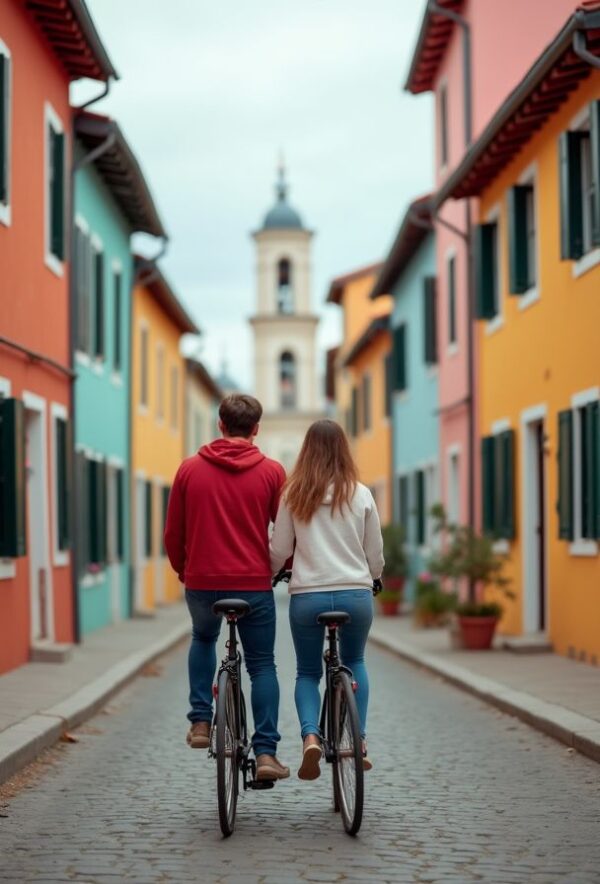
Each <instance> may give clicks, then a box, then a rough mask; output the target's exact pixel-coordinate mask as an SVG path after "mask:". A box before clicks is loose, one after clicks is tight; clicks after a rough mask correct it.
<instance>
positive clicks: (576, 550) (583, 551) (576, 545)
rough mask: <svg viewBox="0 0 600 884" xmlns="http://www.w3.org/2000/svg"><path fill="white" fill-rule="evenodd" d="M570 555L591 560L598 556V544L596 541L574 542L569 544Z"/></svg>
mask: <svg viewBox="0 0 600 884" xmlns="http://www.w3.org/2000/svg"><path fill="white" fill-rule="evenodd" d="M569 555H571V556H576V557H580V558H586V557H587V558H591V557H593V556H597V555H598V544H597V543H596V541H595V540H584V539H583V538H580V539H579V540H574V541H573V542H572V543H571V544H569Z"/></svg>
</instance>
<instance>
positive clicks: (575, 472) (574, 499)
mask: <svg viewBox="0 0 600 884" xmlns="http://www.w3.org/2000/svg"><path fill="white" fill-rule="evenodd" d="M591 396H592V397H593V396H595V397H596V398H591V397H587V396H584V397H582V398H583V400H587V401H582V402H581V404H579V405H576V406H575V408H573V409H569V410H567V411H562V412H560V413H559V415H558V441H559V445H558V489H559V494H558V515H559V537H560V538H562V539H563V540H573V541H575V542H578V543H580V542H581V541H590V540H591V541H595V540H597V539H600V403H599V401H598V399H597V394H596V393H595V392H594V393H593V394H591ZM592 551H595V550H592Z"/></svg>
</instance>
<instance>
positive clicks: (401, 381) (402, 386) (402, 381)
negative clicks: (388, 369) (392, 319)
mask: <svg viewBox="0 0 600 884" xmlns="http://www.w3.org/2000/svg"><path fill="white" fill-rule="evenodd" d="M394 389H395V390H400V391H402V390H406V325H400V326H398V328H395V329H394Z"/></svg>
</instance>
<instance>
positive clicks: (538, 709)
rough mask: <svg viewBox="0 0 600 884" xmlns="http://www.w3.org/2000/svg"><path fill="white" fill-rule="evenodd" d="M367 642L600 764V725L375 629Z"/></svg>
mask: <svg viewBox="0 0 600 884" xmlns="http://www.w3.org/2000/svg"><path fill="white" fill-rule="evenodd" d="M369 639H370V641H372V642H373V644H375V645H378V646H379V647H381V648H385V650H387V651H391V652H392V653H393V654H396V656H398V657H401V658H402V659H403V660H406V661H407V662H409V663H413V664H414V665H415V666H421V667H422V668H424V669H427V670H428V671H429V672H432V673H434V674H435V675H438V676H440V677H441V678H443V679H444V680H445V681H448V682H450V683H451V684H453V685H454V686H455V687H457V688H461V689H462V690H464V691H467V692H468V693H469V694H472V695H473V696H475V697H478V698H479V699H480V700H483V701H484V702H485V703H489V704H490V705H492V706H495V707H496V708H497V709H500V710H502V712H507V713H508V714H509V715H514V716H515V717H516V718H519V719H520V720H521V721H524V722H525V723H526V724H528V725H530V726H531V727H533V728H535V729H536V730H538V731H541V732H542V733H545V734H547V735H548V736H549V737H553V738H554V739H555V740H558V741H560V742H561V743H564V744H565V745H566V746H569V747H570V748H572V749H576V750H577V751H578V752H581V754H582V755H586V756H587V757H588V758H591V759H592V760H593V761H596V762H599V763H600V722H598V721H594V720H593V719H591V718H586V717H585V716H584V715H579V714H578V713H577V712H571V711H570V710H569V709H565V708H564V707H563V706H557V705H556V704H555V703H548V702H546V701H545V700H540V699H538V698H537V697H534V696H532V694H527V693H525V692H524V691H516V690H514V689H513V688H510V687H507V686H506V685H503V684H501V683H500V682H497V681H494V680H493V679H491V678H487V677H485V676H483V675H475V674H474V673H473V672H470V671H469V670H468V669H465V668H464V667H463V666H457V665H456V664H455V663H451V662H446V661H445V660H440V659H439V658H438V657H436V656H435V655H434V654H427V653H425V652H423V651H419V650H417V649H416V648H414V647H411V646H410V645H409V644H407V643H406V642H403V641H402V640H400V639H392V638H389V637H388V636H386V635H384V634H383V633H381V632H379V631H378V630H377V628H374V629H372V630H371V632H370V634H369Z"/></svg>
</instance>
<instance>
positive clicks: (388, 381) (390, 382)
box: [385, 353, 394, 417]
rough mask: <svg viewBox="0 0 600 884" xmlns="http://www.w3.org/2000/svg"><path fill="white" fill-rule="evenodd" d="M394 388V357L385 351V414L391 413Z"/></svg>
mask: <svg viewBox="0 0 600 884" xmlns="http://www.w3.org/2000/svg"><path fill="white" fill-rule="evenodd" d="M393 390H394V357H393V354H392V353H387V354H386V357H385V414H386V417H390V415H391V414H392V393H393Z"/></svg>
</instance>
